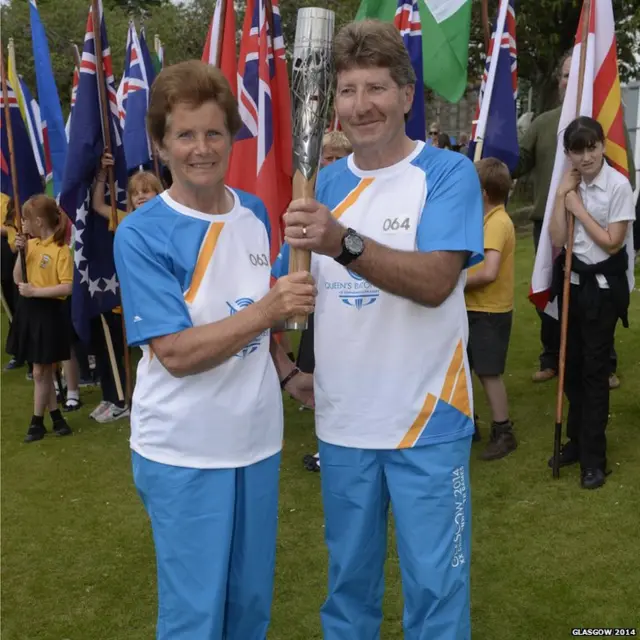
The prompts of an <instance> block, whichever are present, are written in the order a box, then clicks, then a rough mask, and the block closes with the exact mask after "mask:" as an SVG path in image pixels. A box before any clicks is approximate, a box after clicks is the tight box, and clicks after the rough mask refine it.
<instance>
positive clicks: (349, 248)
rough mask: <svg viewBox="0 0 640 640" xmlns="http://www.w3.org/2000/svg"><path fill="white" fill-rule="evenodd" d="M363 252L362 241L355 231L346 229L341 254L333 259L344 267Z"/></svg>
mask: <svg viewBox="0 0 640 640" xmlns="http://www.w3.org/2000/svg"><path fill="white" fill-rule="evenodd" d="M363 251H364V240H363V239H362V236H361V235H358V233H356V231H355V229H351V228H348V229H347V233H345V234H344V236H343V238H342V253H341V254H340V255H339V256H337V257H336V258H335V261H336V262H337V263H338V264H341V265H342V266H343V267H346V266H347V265H348V264H349V263H350V262H353V261H354V260H355V259H356V258H359V257H360V256H361V255H362V252H363Z"/></svg>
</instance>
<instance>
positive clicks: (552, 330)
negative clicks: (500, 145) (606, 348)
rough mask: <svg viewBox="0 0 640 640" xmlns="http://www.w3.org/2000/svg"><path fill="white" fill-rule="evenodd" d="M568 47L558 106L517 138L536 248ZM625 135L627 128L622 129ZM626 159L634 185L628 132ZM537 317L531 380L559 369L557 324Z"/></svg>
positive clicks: (613, 379) (518, 173) (567, 58)
mask: <svg viewBox="0 0 640 640" xmlns="http://www.w3.org/2000/svg"><path fill="white" fill-rule="evenodd" d="M572 53H573V51H572V50H570V51H568V52H567V53H565V54H564V56H562V58H561V59H560V63H559V64H558V68H557V71H556V76H557V78H558V95H559V98H560V105H559V106H557V107H556V108H555V109H551V110H550V111H545V112H544V113H542V114H540V115H539V116H538V117H537V118H536V119H535V120H534V121H533V122H532V123H531V126H529V128H528V129H527V132H526V133H525V135H524V136H523V138H522V140H521V141H520V161H519V162H518V166H517V167H516V169H515V171H514V172H513V177H514V178H520V177H522V176H524V175H526V174H528V173H531V174H532V176H533V189H534V204H533V213H532V214H531V219H532V221H533V244H534V247H535V250H536V251H537V250H538V243H539V241H540V234H541V233H542V222H543V220H544V211H545V207H546V205H547V197H548V195H549V187H550V186H551V177H552V174H553V164H554V162H555V157H556V148H557V145H558V137H557V134H558V125H559V123H560V114H561V112H562V102H563V100H564V96H565V93H566V90H567V84H568V82H569V72H570V71H571V56H572ZM625 134H626V129H625ZM627 161H628V163H629V175H630V176H631V186H632V187H633V186H634V184H635V168H634V166H633V154H632V152H631V145H630V143H629V139H628V135H627ZM538 315H539V316H540V321H541V326H540V341H541V343H542V353H541V354H540V368H539V370H538V371H536V372H535V373H534V374H533V376H532V379H533V381H534V382H546V381H548V380H551V379H552V378H554V377H555V375H556V373H557V371H558V355H559V352H560V323H559V322H558V321H557V320H556V319H554V318H552V317H551V316H549V315H547V314H546V313H542V312H538ZM616 367H617V357H616V353H615V350H613V351H612V353H611V375H610V378H609V385H610V387H611V388H612V389H614V388H616V387H618V386H620V381H619V380H618V376H617V375H616Z"/></svg>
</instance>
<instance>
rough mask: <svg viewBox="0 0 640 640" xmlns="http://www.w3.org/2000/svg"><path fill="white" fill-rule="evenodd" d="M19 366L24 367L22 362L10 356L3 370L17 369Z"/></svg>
mask: <svg viewBox="0 0 640 640" xmlns="http://www.w3.org/2000/svg"><path fill="white" fill-rule="evenodd" d="M20 367H24V362H18V361H17V360H16V359H15V358H11V360H9V362H7V364H6V365H5V368H4V370H5V371H13V369H19V368H20Z"/></svg>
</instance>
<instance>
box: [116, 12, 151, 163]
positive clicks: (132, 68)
mask: <svg viewBox="0 0 640 640" xmlns="http://www.w3.org/2000/svg"><path fill="white" fill-rule="evenodd" d="M129 34H130V38H129V39H128V40H129V42H128V47H127V59H126V61H125V70H124V88H123V96H122V108H123V110H124V114H125V116H124V135H123V139H124V155H125V157H126V159H127V171H135V170H136V169H138V168H139V167H144V166H147V165H150V164H151V159H152V158H151V144H150V143H149V136H148V135H147V127H146V121H145V118H146V116H147V109H148V107H149V82H148V80H147V70H146V69H145V65H144V60H143V58H142V51H141V49H140V42H139V40H138V34H137V33H136V28H135V26H134V24H133V22H131V23H130V24H129Z"/></svg>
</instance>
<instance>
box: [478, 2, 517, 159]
mask: <svg viewBox="0 0 640 640" xmlns="http://www.w3.org/2000/svg"><path fill="white" fill-rule="evenodd" d="M505 4H506V7H505ZM505 11H506V13H505V16H504V21H502V20H500V17H501V13H502V12H505ZM498 29H500V32H499V33H498ZM496 50H497V55H498V61H497V64H496V65H493V66H494V72H493V74H491V67H492V64H491V61H492V58H493V56H494V54H495V53H496ZM492 75H493V77H491V76H492ZM491 87H493V88H491ZM489 91H490V93H489ZM517 96H518V62H517V50H516V13H515V9H514V0H501V3H500V8H499V10H498V19H497V20H496V22H494V24H493V33H492V36H491V43H490V45H489V55H488V56H487V60H486V64H485V68H484V74H483V76H482V84H481V86H480V96H479V98H478V107H477V110H476V118H475V120H474V124H473V128H472V131H471V144H470V145H469V157H470V158H471V159H472V160H473V159H474V155H475V148H476V144H477V143H478V142H479V141H482V157H483V158H498V159H499V160H502V162H504V163H505V164H506V165H507V166H508V167H509V170H510V171H513V170H514V169H515V167H516V165H517V164H518V156H519V153H520V148H519V145H518V129H517V121H516V98H517ZM485 100H489V103H488V105H484V104H483V102H484V101H485Z"/></svg>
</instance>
